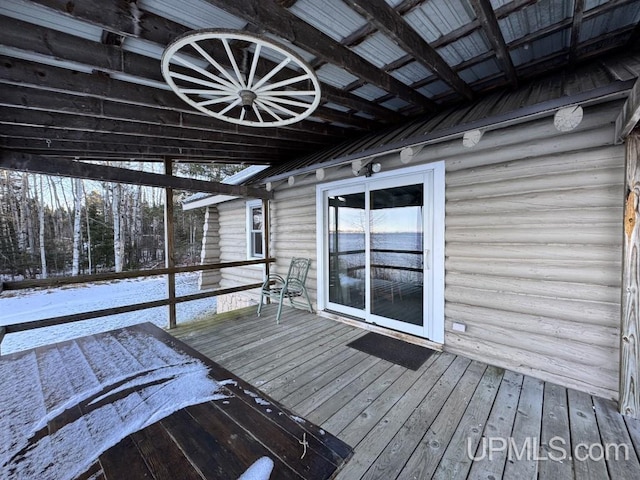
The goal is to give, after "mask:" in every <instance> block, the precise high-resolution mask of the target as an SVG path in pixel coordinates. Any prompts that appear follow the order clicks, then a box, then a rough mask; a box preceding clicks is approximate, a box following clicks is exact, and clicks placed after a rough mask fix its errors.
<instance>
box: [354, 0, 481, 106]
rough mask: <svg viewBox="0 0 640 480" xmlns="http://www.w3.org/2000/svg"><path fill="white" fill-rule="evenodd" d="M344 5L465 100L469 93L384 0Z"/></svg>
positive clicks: (451, 71) (368, 0)
mask: <svg viewBox="0 0 640 480" xmlns="http://www.w3.org/2000/svg"><path fill="white" fill-rule="evenodd" d="M344 1H345V3H346V4H347V5H349V6H351V7H352V8H353V9H354V10H356V11H357V12H358V13H359V14H360V15H362V16H363V17H365V18H366V19H367V20H368V21H369V22H370V23H373V24H374V25H375V26H376V27H377V28H378V30H380V31H382V32H384V33H385V34H386V35H387V36H389V37H390V38H391V39H393V40H394V41H395V42H396V43H397V44H398V45H399V46H400V47H401V48H402V49H403V50H404V51H406V52H407V53H410V54H411V55H412V56H413V57H414V58H415V59H416V60H417V61H418V62H420V63H421V64H423V65H424V66H425V67H427V68H428V69H429V70H431V71H433V72H434V73H435V74H436V75H437V76H438V77H440V78H441V79H442V80H443V81H444V82H445V83H447V84H449V85H450V86H451V88H453V89H454V90H455V91H456V92H458V93H459V94H460V95H461V96H463V97H465V98H466V99H467V100H471V99H472V98H473V91H472V90H471V88H470V87H469V85H467V84H466V83H465V81H464V80H462V78H460V77H459V76H458V74H457V73H456V72H455V71H454V70H453V69H452V68H451V67H450V66H449V64H447V62H445V61H444V60H443V59H442V57H441V56H440V55H439V54H438V53H437V52H436V51H435V50H434V49H433V48H431V46H429V44H428V43H427V42H426V41H425V40H424V39H423V38H422V37H421V36H420V35H418V34H417V33H416V31H415V30H413V28H411V27H410V26H409V25H407V23H406V22H405V21H404V19H403V18H402V16H401V15H400V14H399V13H397V12H396V11H395V10H394V9H393V8H391V7H390V6H389V5H388V4H387V3H386V2H385V1H384V0H344Z"/></svg>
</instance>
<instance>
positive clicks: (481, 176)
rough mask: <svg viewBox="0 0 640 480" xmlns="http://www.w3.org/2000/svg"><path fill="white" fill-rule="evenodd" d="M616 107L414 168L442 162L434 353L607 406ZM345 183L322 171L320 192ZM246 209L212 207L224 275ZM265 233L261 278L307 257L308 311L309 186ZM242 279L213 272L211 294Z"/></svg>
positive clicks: (423, 157) (458, 146)
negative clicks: (268, 269)
mask: <svg viewBox="0 0 640 480" xmlns="http://www.w3.org/2000/svg"><path fill="white" fill-rule="evenodd" d="M621 105H622V104H621V102H619V101H616V102H609V103H607V104H603V105H599V106H593V107H589V108H585V116H584V120H583V122H582V124H581V125H580V126H579V127H578V128H577V129H576V130H574V131H573V132H568V133H560V132H558V131H556V130H555V128H554V127H553V121H552V118H551V117H550V116H549V117H546V118H542V119H537V120H533V121H530V122H527V123H523V124H519V125H515V126H510V127H507V128H502V129H498V130H494V131H488V132H486V133H485V135H484V137H483V138H482V140H481V142H480V143H479V144H478V145H477V146H476V147H474V148H470V149H469V148H465V147H463V146H462V142H461V140H460V139H459V138H457V139H454V140H452V141H448V142H443V143H440V144H436V145H432V146H427V147H425V148H424V149H423V150H422V151H421V152H420V153H419V154H418V155H417V156H416V158H415V161H414V162H413V163H412V164H415V163H416V162H418V163H419V162H422V163H427V162H429V161H435V160H445V162H446V232H445V239H446V247H445V257H446V264H445V265H446V278H445V350H446V351H449V352H452V353H457V354H461V355H465V356H467V357H470V358H473V359H479V360H482V361H485V362H488V363H492V364H494V365H497V366H500V367H504V368H508V369H511V370H514V371H517V372H521V373H526V374H529V375H533V376H536V377H538V378H541V379H544V380H547V381H551V382H555V383H559V384H562V385H566V386H569V387H573V388H577V389H580V390H583V391H587V392H589V393H592V394H595V395H600V396H604V397H609V398H617V392H618V366H619V360H618V355H619V331H620V284H621V283H620V282H621V273H620V272H621V255H622V247H621V243H622V240H621V239H622V218H623V203H624V192H623V185H624V146H621V145H618V146H615V145H614V144H613V138H614V121H615V118H616V116H617V114H618V112H619V109H620V107H621ZM379 161H380V162H381V163H382V165H383V168H384V169H385V170H391V169H394V168H401V167H403V166H404V165H402V164H401V163H400V161H399V154H398V153H395V154H389V155H388V156H385V157H380V158H379ZM349 175H351V173H350V168H349V167H347V168H344V169H342V170H339V169H338V170H337V169H333V171H329V173H328V178H327V179H326V181H332V180H337V179H339V178H346V177H347V176H349ZM244 204H245V203H244V202H230V203H229V204H223V205H220V206H219V210H220V225H221V232H223V238H222V240H221V245H220V247H221V257H222V258H221V260H222V261H225V260H232V259H234V260H237V259H238V258H243V256H244V255H245V253H244V252H245V250H243V248H244V244H245V233H244ZM236 216H237V217H238V218H237V219H236ZM271 222H272V223H271V227H272V244H271V245H272V255H273V256H274V257H276V258H277V260H278V261H277V264H276V265H275V266H273V270H274V271H275V272H278V273H286V268H287V266H288V263H289V261H290V259H291V257H292V256H294V255H296V256H309V257H311V258H312V259H313V264H312V270H311V272H310V275H309V282H310V287H311V291H312V294H313V297H314V299H315V294H316V279H317V264H316V251H315V249H316V231H315V229H316V225H315V176H313V175H311V176H308V177H306V178H302V179H300V180H298V179H296V185H295V186H293V187H289V186H286V185H284V186H280V187H279V188H278V190H277V191H276V194H275V199H274V200H273V201H272V219H271ZM232 253H233V255H231V254H232ZM237 270H240V269H237ZM244 271H249V270H248V269H244ZM253 272H255V270H253ZM243 275H244V273H242V274H235V276H233V275H230V274H229V272H228V271H223V274H222V284H223V286H231V284H232V283H234V282H235V281H236V280H243V281H246V278H244V277H243ZM453 322H460V323H464V324H465V325H466V327H467V329H466V332H464V333H460V332H456V331H453V330H452V323H453Z"/></svg>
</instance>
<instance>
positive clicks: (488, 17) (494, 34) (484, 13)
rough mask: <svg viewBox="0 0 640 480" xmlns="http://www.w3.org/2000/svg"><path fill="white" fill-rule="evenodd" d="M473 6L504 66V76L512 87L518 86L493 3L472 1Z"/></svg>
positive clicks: (478, 0) (487, 0)
mask: <svg viewBox="0 0 640 480" xmlns="http://www.w3.org/2000/svg"><path fill="white" fill-rule="evenodd" d="M471 5H472V6H473V9H474V10H475V12H476V15H477V16H478V19H479V20H480V23H481V24H482V27H483V29H484V30H485V32H486V34H487V37H488V38H489V41H490V42H491V45H492V47H493V49H494V51H495V52H496V58H497V59H498V62H499V63H500V65H501V66H502V69H503V71H504V75H505V76H506V77H507V80H508V81H509V83H511V85H513V86H516V85H517V84H518V76H517V74H516V69H515V67H514V66H513V62H512V61H511V56H510V55H509V50H508V49H507V44H506V43H505V41H504V36H503V35H502V32H501V31H500V26H499V25H498V19H497V18H496V15H495V13H494V11H493V7H492V6H491V2H490V1H489V0H471Z"/></svg>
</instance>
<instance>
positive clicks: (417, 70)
mask: <svg viewBox="0 0 640 480" xmlns="http://www.w3.org/2000/svg"><path fill="white" fill-rule="evenodd" d="M390 73H391V75H392V76H393V77H395V78H397V79H398V80H400V81H401V82H403V83H406V84H407V85H413V84H414V83H416V82H419V81H420V80H423V79H425V78H428V77H430V76H431V75H433V72H432V71H431V70H429V69H428V68H427V67H425V66H424V65H422V64H421V63H419V62H411V63H407V64H406V65H404V66H402V67H400V68H398V69H396V70H394V71H392V72H390Z"/></svg>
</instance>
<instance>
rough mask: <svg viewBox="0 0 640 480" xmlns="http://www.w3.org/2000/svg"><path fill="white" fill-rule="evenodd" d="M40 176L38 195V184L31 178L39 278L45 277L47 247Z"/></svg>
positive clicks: (46, 273) (46, 275)
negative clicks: (36, 220)
mask: <svg viewBox="0 0 640 480" xmlns="http://www.w3.org/2000/svg"><path fill="white" fill-rule="evenodd" d="M39 177H40V196H39V197H38V185H37V184H36V178H35V177H34V178H33V191H34V192H35V198H36V205H37V207H38V239H39V243H40V278H47V277H48V276H49V274H48V272H47V249H46V246H45V243H44V227H45V225H44V192H43V189H42V175H39Z"/></svg>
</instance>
